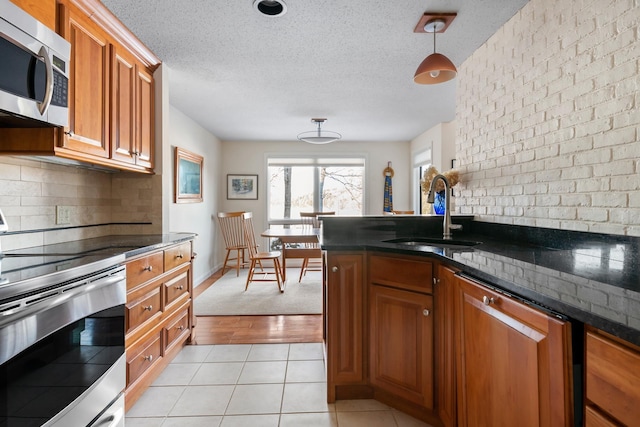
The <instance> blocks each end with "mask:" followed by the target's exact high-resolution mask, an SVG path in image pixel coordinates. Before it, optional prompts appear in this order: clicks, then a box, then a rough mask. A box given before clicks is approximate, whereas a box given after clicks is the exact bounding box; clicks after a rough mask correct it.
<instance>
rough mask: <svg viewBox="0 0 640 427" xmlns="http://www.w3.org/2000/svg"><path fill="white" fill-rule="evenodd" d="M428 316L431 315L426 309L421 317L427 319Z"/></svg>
mask: <svg viewBox="0 0 640 427" xmlns="http://www.w3.org/2000/svg"><path fill="white" fill-rule="evenodd" d="M430 314H431V312H430V311H429V310H427V309H426V308H425V309H424V310H422V315H423V316H424V317H429V315H430Z"/></svg>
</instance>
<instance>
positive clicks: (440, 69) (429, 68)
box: [413, 18, 458, 85]
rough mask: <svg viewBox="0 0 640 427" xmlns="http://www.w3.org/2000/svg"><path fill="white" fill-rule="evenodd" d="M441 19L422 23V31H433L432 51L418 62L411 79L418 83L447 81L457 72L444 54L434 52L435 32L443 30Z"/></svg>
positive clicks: (428, 83) (427, 83)
mask: <svg viewBox="0 0 640 427" xmlns="http://www.w3.org/2000/svg"><path fill="white" fill-rule="evenodd" d="M444 28H445V21H444V20H443V19H438V18H436V19H432V20H430V21H429V22H427V23H426V24H425V25H424V32H426V33H433V53H432V54H431V55H429V56H427V57H426V58H425V59H424V61H422V62H421V63H420V65H419V66H418V69H417V70H416V73H415V75H414V76H413V81H414V82H416V83H418V84H423V85H431V84H437V83H443V82H446V81H449V80H451V79H453V78H455V76H456V75H457V74H458V70H457V69H456V66H455V65H453V62H451V60H450V59H449V58H447V57H446V56H444V55H442V54H440V53H436V33H437V32H442V31H444Z"/></svg>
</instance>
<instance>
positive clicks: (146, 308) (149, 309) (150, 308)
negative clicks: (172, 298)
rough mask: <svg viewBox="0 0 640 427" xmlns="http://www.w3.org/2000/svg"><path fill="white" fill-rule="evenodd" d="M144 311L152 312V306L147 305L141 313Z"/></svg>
mask: <svg viewBox="0 0 640 427" xmlns="http://www.w3.org/2000/svg"><path fill="white" fill-rule="evenodd" d="M144 310H148V311H151V310H153V306H152V305H148V306H146V307H142V311H144Z"/></svg>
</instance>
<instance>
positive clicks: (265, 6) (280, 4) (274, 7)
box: [253, 0, 287, 18]
mask: <svg viewBox="0 0 640 427" xmlns="http://www.w3.org/2000/svg"><path fill="white" fill-rule="evenodd" d="M253 8H254V9H255V10H257V11H258V12H260V13H261V14H263V15H265V16H269V17H272V18H275V17H277V16H282V15H284V14H285V13H287V5H286V4H285V2H284V1H283V0H253Z"/></svg>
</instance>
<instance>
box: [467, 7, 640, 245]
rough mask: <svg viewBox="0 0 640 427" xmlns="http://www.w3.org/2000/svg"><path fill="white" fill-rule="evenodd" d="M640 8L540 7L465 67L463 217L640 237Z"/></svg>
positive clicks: (525, 12) (528, 10) (522, 14)
mask: <svg viewBox="0 0 640 427" xmlns="http://www.w3.org/2000/svg"><path fill="white" fill-rule="evenodd" d="M638 22H640V3H638V2H637V1H631V0H620V1H610V2H605V3H602V2H597V1H574V0H558V1H548V0H531V1H530V2H529V3H528V4H527V5H525V6H524V7H523V8H522V10H521V11H519V12H518V13H517V14H516V15H514V17H513V18H512V19H511V20H509V22H507V23H506V24H505V25H504V26H503V27H502V28H500V29H499V30H498V31H497V32H496V34H494V35H493V36H492V37H491V38H489V40H487V42H486V43H485V44H484V45H482V46H481V47H480V48H478V50H477V51H476V52H475V53H474V54H473V55H472V56H471V57H469V58H468V59H467V60H466V61H465V62H464V63H463V64H462V65H461V66H460V67H458V71H459V73H458V90H457V99H456V121H457V123H458V131H457V141H456V143H457V150H456V151H457V156H458V163H459V165H460V169H461V171H462V172H464V174H463V176H462V177H461V178H462V183H461V189H462V191H459V192H458V197H457V200H456V201H457V207H458V208H459V210H460V212H462V213H465V214H473V215H475V216H476V218H479V219H481V220H484V221H491V222H500V223H508V224H521V225H530V226H537V227H547V228H558V229H570V230H582V231H592V232H602V233H611V234H620V235H635V236H640V161H639V160H638V159H639V158H640V140H639V134H638V129H639V126H640V114H639V113H638V112H639V111H640V110H639V109H638V101H639V98H638V88H639V85H640V83H639V82H640V80H639V76H640V60H639V57H640V55H639V54H638V52H640V32H638Z"/></svg>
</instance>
